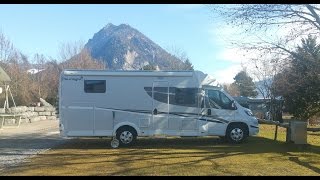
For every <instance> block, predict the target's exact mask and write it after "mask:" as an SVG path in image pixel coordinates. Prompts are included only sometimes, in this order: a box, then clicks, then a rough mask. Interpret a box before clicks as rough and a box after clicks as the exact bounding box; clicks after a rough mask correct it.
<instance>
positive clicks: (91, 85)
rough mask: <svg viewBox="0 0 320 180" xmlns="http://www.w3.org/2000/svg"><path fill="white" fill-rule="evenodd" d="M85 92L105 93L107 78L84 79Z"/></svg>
mask: <svg viewBox="0 0 320 180" xmlns="http://www.w3.org/2000/svg"><path fill="white" fill-rule="evenodd" d="M84 92H86V93H105V92H106V80H84Z"/></svg>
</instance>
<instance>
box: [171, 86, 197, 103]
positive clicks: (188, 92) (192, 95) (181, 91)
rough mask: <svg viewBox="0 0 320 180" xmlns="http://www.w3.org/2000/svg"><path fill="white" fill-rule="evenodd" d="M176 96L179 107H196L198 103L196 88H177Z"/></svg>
mask: <svg viewBox="0 0 320 180" xmlns="http://www.w3.org/2000/svg"><path fill="white" fill-rule="evenodd" d="M175 95H176V96H175V103H176V104H177V105H194V104H195V103H196V89H195V88H176V90H175Z"/></svg>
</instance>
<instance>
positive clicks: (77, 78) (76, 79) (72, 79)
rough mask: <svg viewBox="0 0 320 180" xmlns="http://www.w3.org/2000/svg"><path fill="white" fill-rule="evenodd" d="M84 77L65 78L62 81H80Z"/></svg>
mask: <svg viewBox="0 0 320 180" xmlns="http://www.w3.org/2000/svg"><path fill="white" fill-rule="evenodd" d="M82 79H83V77H82V76H81V77H63V78H62V80H71V81H80V80H82Z"/></svg>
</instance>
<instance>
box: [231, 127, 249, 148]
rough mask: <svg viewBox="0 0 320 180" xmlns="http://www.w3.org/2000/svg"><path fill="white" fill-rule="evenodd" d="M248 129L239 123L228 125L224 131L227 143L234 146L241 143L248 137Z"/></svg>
mask: <svg viewBox="0 0 320 180" xmlns="http://www.w3.org/2000/svg"><path fill="white" fill-rule="evenodd" d="M248 134H249V133H248V128H247V126H246V125H244V124H241V123H234V124H230V125H229V126H228V128H227V131H226V139H227V140H228V142H230V143H233V144H236V143H241V142H243V141H244V140H245V139H246V138H247V137H248Z"/></svg>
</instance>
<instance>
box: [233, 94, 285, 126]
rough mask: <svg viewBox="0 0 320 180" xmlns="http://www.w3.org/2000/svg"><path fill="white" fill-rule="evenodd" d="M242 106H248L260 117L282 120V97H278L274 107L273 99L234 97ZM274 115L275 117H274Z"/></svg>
mask: <svg viewBox="0 0 320 180" xmlns="http://www.w3.org/2000/svg"><path fill="white" fill-rule="evenodd" d="M233 98H234V99H235V100H236V101H237V102H238V103H239V104H240V105H241V106H243V107H246V108H248V109H250V110H251V111H252V113H253V114H254V115H255V116H256V117H257V118H260V119H266V120H272V119H274V120H277V121H280V122H282V106H283V99H282V97H277V98H276V99H275V103H274V106H273V108H272V107H271V99H269V98H268V99H263V98H248V97H244V96H238V97H233ZM272 116H274V118H272Z"/></svg>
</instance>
